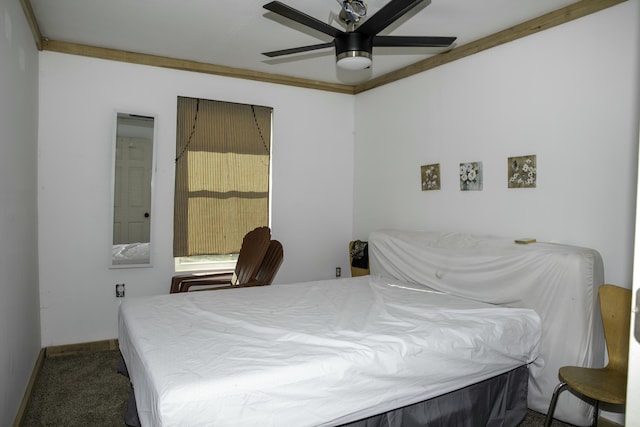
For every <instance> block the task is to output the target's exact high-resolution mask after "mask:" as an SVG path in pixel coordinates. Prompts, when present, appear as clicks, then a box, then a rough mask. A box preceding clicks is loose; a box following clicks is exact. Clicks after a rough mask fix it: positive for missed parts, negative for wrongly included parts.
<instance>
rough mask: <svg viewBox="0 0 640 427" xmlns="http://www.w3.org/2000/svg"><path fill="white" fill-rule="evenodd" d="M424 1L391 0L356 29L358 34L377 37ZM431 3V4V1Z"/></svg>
mask: <svg viewBox="0 0 640 427" xmlns="http://www.w3.org/2000/svg"><path fill="white" fill-rule="evenodd" d="M423 1H425V0H391V1H390V2H389V3H387V4H386V5H384V6H382V9H380V10H378V11H377V12H376V13H375V14H373V15H372V16H371V17H370V18H369V19H367V20H366V21H364V23H362V25H360V26H359V27H358V28H357V29H356V32H358V33H362V34H366V35H369V36H375V35H376V34H378V33H379V32H380V31H382V30H384V29H385V28H387V27H388V26H389V25H391V24H392V23H393V22H394V21H395V20H396V19H398V18H400V17H401V16H402V15H404V14H405V13H407V12H408V11H409V10H411V9H413V8H414V7H416V6H417V5H419V4H420V3H422V2H423ZM429 3H431V1H430V0H429Z"/></svg>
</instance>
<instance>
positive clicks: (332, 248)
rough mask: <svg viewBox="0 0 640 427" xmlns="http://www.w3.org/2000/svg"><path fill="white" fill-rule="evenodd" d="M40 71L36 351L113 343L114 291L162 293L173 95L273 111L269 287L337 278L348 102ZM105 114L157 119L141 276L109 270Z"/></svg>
mask: <svg viewBox="0 0 640 427" xmlns="http://www.w3.org/2000/svg"><path fill="white" fill-rule="evenodd" d="M40 69H41V72H40V125H39V126H40V127H39V135H40V136H39V143H38V145H39V150H40V164H39V183H40V191H39V195H38V200H39V203H40V210H39V225H40V244H39V247H40V267H39V268H40V277H41V280H40V298H41V301H42V312H41V316H42V342H43V346H50V345H64V344H73V343H79V342H87V341H95V340H103V339H110V338H115V337H116V336H117V309H118V304H119V301H120V300H119V299H116V298H115V284H116V283H125V284H126V297H125V298H135V297H141V296H147V295H157V294H166V293H168V292H169V283H170V279H171V276H172V275H173V274H174V273H173V257H172V248H173V190H174V159H175V141H176V103H177V97H178V96H189V97H201V98H207V99H214V100H222V101H229V102H240V103H249V104H256V105H264V106H270V107H273V148H272V181H273V187H272V224H271V225H272V227H271V228H272V235H273V237H274V238H275V239H278V240H280V241H281V242H282V244H283V246H284V262H283V265H282V267H281V268H280V270H279V272H278V275H277V276H276V279H275V283H290V282H296V281H304V280H313V279H325V278H326V279H330V278H333V277H334V276H335V267H341V268H342V270H343V271H347V268H348V253H347V246H348V242H349V240H350V238H351V235H352V233H353V230H352V229H351V224H352V222H351V219H352V217H353V211H352V209H353V203H352V196H353V186H352V185H353V161H354V160H353V151H354V149H353V109H354V102H355V100H354V99H353V97H352V96H349V95H343V94H335V93H329V92H320V91H313V90H309V89H302V88H294V87H287V86H281V85H274V84H267V83H260V82H252V81H248V80H240V79H232V78H226V77H220V76H211V75H205V74H197V73H189V72H184V71H176V70H168V69H162V68H154V67H147V66H141V65H134V64H126V63H120V62H113V61H106V60H99V59H92V58H86V57H80V56H73V55H65V54H59V53H52V52H41V53H40ZM116 110H120V111H126V112H134V113H140V114H156V115H157V126H158V134H157V138H156V148H157V172H156V177H155V182H154V188H155V189H154V191H155V192H156V199H155V202H154V203H155V204H154V206H153V207H152V218H153V222H152V240H153V248H154V249H153V250H154V252H153V264H154V265H153V267H151V268H135V269H116V270H113V269H109V268H108V258H109V256H110V242H111V236H110V232H111V229H110V226H109V219H110V209H111V208H110V199H111V195H110V191H111V171H110V169H111V149H112V139H113V128H112V126H113V115H114V113H115V111H116ZM336 123H340V126H335V124H336Z"/></svg>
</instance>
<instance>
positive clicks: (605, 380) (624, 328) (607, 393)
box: [544, 285, 631, 427]
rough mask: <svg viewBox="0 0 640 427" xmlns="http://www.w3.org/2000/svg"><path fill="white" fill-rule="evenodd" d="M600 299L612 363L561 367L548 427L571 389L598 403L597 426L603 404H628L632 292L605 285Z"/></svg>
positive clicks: (608, 351)
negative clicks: (560, 397)
mask: <svg viewBox="0 0 640 427" xmlns="http://www.w3.org/2000/svg"><path fill="white" fill-rule="evenodd" d="M598 296H599V297H600V313H601V314H602V323H603V325H604V338H605V342H606V345H607V354H608V356H609V362H608V363H607V366H605V367H604V368H583V367H578V366H563V367H561V368H560V370H559V372H558V377H559V378H560V384H558V385H557V386H556V389H555V390H554V392H553V397H552V398H551V403H550V404H549V411H548V413H547V417H546V419H545V423H544V425H545V427H549V426H550V425H551V421H552V420H553V413H554V411H555V408H556V403H557V402H558V395H559V394H560V392H561V391H563V390H564V389H565V388H567V387H568V388H570V389H571V390H573V391H575V392H577V393H579V394H581V395H582V396H585V397H587V398H589V399H592V400H593V401H594V405H593V424H592V425H593V426H596V425H597V424H598V409H599V408H598V406H599V402H606V403H611V404H624V403H625V401H626V390H627V367H628V359H629V333H630V322H631V291H630V290H629V289H625V288H621V287H619V286H615V285H602V286H600V288H599V289H598Z"/></svg>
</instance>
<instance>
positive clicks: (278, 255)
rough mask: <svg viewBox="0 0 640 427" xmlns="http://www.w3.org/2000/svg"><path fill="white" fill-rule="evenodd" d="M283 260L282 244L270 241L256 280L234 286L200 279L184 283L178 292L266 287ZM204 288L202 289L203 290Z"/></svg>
mask: <svg viewBox="0 0 640 427" xmlns="http://www.w3.org/2000/svg"><path fill="white" fill-rule="evenodd" d="M283 259H284V252H283V249H282V244H281V243H280V242H279V241H277V240H272V241H271V243H270V244H269V248H268V249H267V253H266V254H265V256H264V258H263V259H262V264H260V268H258V272H257V273H256V278H255V279H254V280H249V281H248V282H246V283H238V284H235V285H231V284H229V282H228V281H225V280H215V279H201V280H197V281H193V282H191V281H185V282H183V286H182V288H181V290H180V292H190V289H191V287H194V286H195V287H200V289H194V290H195V291H213V290H220V289H233V288H249V287H252V286H268V285H270V284H271V282H273V278H274V277H275V276H276V273H277V272H278V270H279V269H280V265H281V264H282V261H283ZM203 286H204V288H203Z"/></svg>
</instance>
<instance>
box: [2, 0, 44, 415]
mask: <svg viewBox="0 0 640 427" xmlns="http://www.w3.org/2000/svg"><path fill="white" fill-rule="evenodd" d="M37 114H38V54H37V50H36V47H35V43H34V41H33V36H32V35H31V31H30V30H29V26H28V25H27V22H26V20H25V18H24V14H23V13H22V9H21V8H20V3H19V2H17V1H9V0H0V152H1V154H0V292H1V296H0V425H3V426H8V425H11V424H12V423H13V420H14V417H15V415H16V413H17V411H18V407H19V405H20V400H21V399H22V396H23V393H24V391H25V388H26V386H27V382H28V381H29V377H30V375H31V371H32V370H33V367H34V363H35V360H36V358H37V356H38V352H39V351H40V310H39V303H38V268H37V256H38V250H37V244H38V242H37V197H36V194H37V182H36V177H37V164H36V162H37V144H36V143H37V122H38V116H37Z"/></svg>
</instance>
